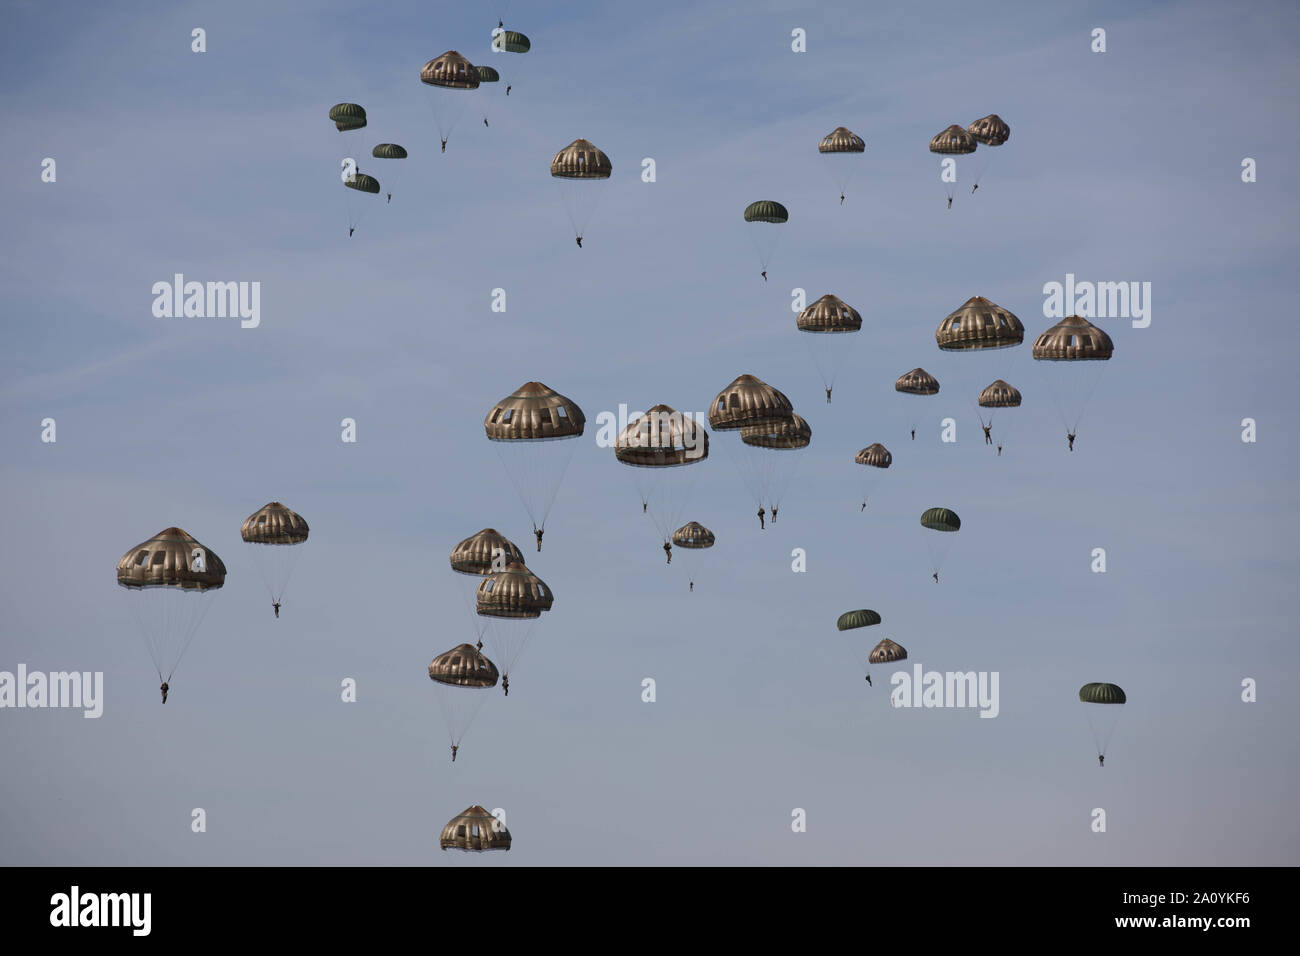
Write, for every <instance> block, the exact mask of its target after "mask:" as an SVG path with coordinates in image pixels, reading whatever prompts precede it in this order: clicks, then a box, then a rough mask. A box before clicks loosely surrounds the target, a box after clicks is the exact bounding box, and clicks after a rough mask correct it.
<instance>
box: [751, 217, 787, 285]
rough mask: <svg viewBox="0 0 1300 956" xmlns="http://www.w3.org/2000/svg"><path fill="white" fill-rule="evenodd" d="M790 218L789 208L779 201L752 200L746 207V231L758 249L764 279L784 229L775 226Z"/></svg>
mask: <svg viewBox="0 0 1300 956" xmlns="http://www.w3.org/2000/svg"><path fill="white" fill-rule="evenodd" d="M789 219H790V213H789V210H787V209H786V208H785V207H784V206H782V205H781V204H780V203H779V202H773V201H772V200H770V199H763V200H760V201H758V202H752V203H750V204H749V205H748V206H746V207H745V222H747V223H749V226H748V228H747V229H746V232H748V233H749V237H750V239H751V240H752V241H753V243H754V248H755V249H757V250H758V261H759V262H760V263H761V264H762V266H763V270H762V274H763V278H764V279H766V278H767V266H768V263H770V262H771V261H772V255H773V253H775V252H776V246H777V243H778V242H779V241H780V240H781V233H782V231H783V230H781V229H777V228H774V227H776V226H779V225H783V224H784V223H786V222H788V221H789Z"/></svg>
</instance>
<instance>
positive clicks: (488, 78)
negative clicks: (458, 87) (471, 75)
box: [474, 66, 501, 83]
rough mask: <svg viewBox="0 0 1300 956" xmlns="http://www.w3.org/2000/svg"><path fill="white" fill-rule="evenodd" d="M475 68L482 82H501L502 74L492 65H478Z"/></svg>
mask: <svg viewBox="0 0 1300 956" xmlns="http://www.w3.org/2000/svg"><path fill="white" fill-rule="evenodd" d="M474 70H475V71H476V72H477V73H478V81H479V82H480V83H500V82H501V74H500V73H498V72H497V71H496V70H494V69H493V68H492V67H490V66H476V67H474Z"/></svg>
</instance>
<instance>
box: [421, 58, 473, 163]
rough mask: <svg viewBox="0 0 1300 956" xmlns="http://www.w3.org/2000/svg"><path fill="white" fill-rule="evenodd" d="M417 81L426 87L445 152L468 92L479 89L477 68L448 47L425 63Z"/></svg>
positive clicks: (463, 108) (463, 107)
mask: <svg viewBox="0 0 1300 956" xmlns="http://www.w3.org/2000/svg"><path fill="white" fill-rule="evenodd" d="M420 82H421V83H423V84H424V85H425V86H426V87H427V88H428V91H429V96H428V100H429V107H430V109H432V111H433V121H434V123H435V125H437V127H438V136H439V138H440V139H441V140H442V148H443V151H444V152H446V149H447V138H448V137H449V136H450V135H451V131H452V129H454V128H455V126H456V123H457V122H458V121H459V120H460V116H461V114H462V113H463V112H464V111H465V103H466V101H467V100H468V94H469V93H471V92H473V91H474V90H476V89H478V85H479V75H478V70H476V69H474V64H472V63H470V61H469V60H467V59H465V58H464V57H463V56H461V55H460V54H459V53H457V52H456V51H455V50H448V51H447V52H446V53H444V54H442V55H441V56H436V57H434V58H433V59H432V60H430V61H429V62H428V63H426V64H424V66H423V67H422V68H421V69H420Z"/></svg>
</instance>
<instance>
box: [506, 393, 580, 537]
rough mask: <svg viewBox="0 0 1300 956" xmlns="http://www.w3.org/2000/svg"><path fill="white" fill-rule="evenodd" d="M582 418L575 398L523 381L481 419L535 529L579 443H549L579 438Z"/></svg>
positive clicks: (542, 523)
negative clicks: (574, 400) (555, 445)
mask: <svg viewBox="0 0 1300 956" xmlns="http://www.w3.org/2000/svg"><path fill="white" fill-rule="evenodd" d="M586 422H587V418H586V416H585V415H583V413H582V409H581V408H579V407H578V405H577V403H575V402H573V401H572V400H570V399H568V398H565V397H564V396H563V395H561V394H560V393H559V392H557V391H555V390H554V389H551V388H548V387H547V386H545V385H543V384H542V383H541V382H525V383H524V384H523V385H521V386H520V387H519V388H518V389H517V390H516V391H515V392H514V393H513V394H511V395H507V396H506V397H505V398H503V399H501V401H499V402H497V403H496V404H495V405H493V406H492V408H491V409H490V410H489V411H488V413H487V415H486V417H485V418H484V419H483V430H484V432H486V434H487V437H488V438H489V439H490V440H491V441H493V442H495V443H496V449H497V452H498V453H499V454H500V456H501V463H502V466H503V467H504V468H505V471H506V473H507V474H508V475H509V476H510V480H511V482H513V483H514V486H515V490H516V491H517V492H518V493H519V497H520V499H521V500H522V501H523V503H524V508H525V509H526V510H527V511H528V517H529V518H531V519H532V522H533V530H534V531H539V530H542V531H544V530H545V529H546V518H547V516H548V515H549V514H550V512H551V507H552V505H554V504H555V496H556V494H558V493H559V490H560V482H561V481H563V480H564V473H565V472H566V471H567V470H568V467H569V461H570V459H572V457H573V453H574V451H575V449H576V448H577V445H578V443H577V442H576V441H568V443H567V444H565V445H561V446H560V447H558V448H557V447H554V446H553V445H552V444H551V443H552V442H556V441H566V440H569V439H574V438H578V437H579V436H581V435H582V433H583V430H584V428H585V427H586ZM537 550H539V551H540V550H541V542H540V541H539V542H538V548H537Z"/></svg>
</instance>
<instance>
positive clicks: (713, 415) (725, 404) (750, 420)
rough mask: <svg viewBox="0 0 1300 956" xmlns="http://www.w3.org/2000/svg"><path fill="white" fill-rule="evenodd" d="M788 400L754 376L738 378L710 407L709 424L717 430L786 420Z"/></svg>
mask: <svg viewBox="0 0 1300 956" xmlns="http://www.w3.org/2000/svg"><path fill="white" fill-rule="evenodd" d="M793 414H794V406H793V405H791V404H790V399H788V398H786V397H785V395H784V394H782V393H781V392H779V391H777V390H776V389H775V388H773V387H772V386H771V385H768V384H767V383H766V382H764V381H763V380H762V379H760V378H758V377H756V376H753V375H741V376H739V377H738V378H736V380H735V381H733V382H732V383H731V384H730V385H728V386H727V387H726V388H724V389H723V390H722V391H721V392H719V393H718V394H717V396H716V397H715V398H714V399H713V402H712V403H711V404H710V405H709V425H710V426H711V427H713V428H716V429H717V430H719V431H724V430H727V429H738V428H745V427H747V426H750V425H769V424H773V423H777V422H783V421H789V420H790V416H792V415H793Z"/></svg>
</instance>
